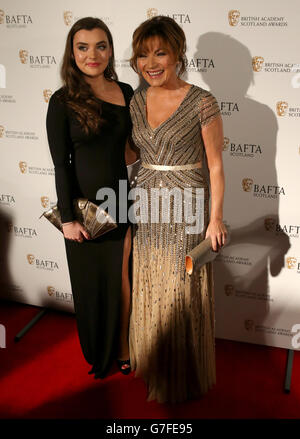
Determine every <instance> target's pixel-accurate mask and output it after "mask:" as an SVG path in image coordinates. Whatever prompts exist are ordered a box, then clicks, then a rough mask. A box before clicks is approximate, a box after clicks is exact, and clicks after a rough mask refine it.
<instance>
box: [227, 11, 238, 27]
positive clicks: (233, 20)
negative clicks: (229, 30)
mask: <svg viewBox="0 0 300 439" xmlns="http://www.w3.org/2000/svg"><path fill="white" fill-rule="evenodd" d="M240 15H241V14H240V11H238V10H237V9H232V10H231V11H229V12H228V21H229V24H230V26H237V25H238V24H239V19H240Z"/></svg>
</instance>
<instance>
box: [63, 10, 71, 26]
mask: <svg viewBox="0 0 300 439" xmlns="http://www.w3.org/2000/svg"><path fill="white" fill-rule="evenodd" d="M64 22H65V25H66V26H71V24H72V22H73V14H72V12H71V11H65V12H64Z"/></svg>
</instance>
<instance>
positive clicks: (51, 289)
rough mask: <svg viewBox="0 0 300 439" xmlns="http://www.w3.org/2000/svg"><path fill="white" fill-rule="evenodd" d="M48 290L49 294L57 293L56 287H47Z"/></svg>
mask: <svg viewBox="0 0 300 439" xmlns="http://www.w3.org/2000/svg"><path fill="white" fill-rule="evenodd" d="M47 292H48V294H49V296H53V294H54V293H55V288H54V287H51V286H49V287H47Z"/></svg>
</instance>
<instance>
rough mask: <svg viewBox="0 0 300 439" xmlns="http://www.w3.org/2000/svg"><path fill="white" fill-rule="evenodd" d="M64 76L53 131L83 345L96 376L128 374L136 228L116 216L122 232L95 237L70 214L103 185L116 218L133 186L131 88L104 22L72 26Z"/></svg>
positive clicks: (50, 118) (52, 106)
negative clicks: (122, 184)
mask: <svg viewBox="0 0 300 439" xmlns="http://www.w3.org/2000/svg"><path fill="white" fill-rule="evenodd" d="M61 75H62V79H63V83H64V85H63V87H62V88H61V89H59V90H57V91H56V92H55V93H54V94H53V95H52V97H51V99H50V102H49V109H48V114H47V133H48V142H49V146H50V151H51V155H52V159H53V163H54V166H55V182H56V191H57V198H58V206H59V209H60V213H61V218H62V222H63V233H64V237H65V246H66V254H67V261H68V267H69V273H70V281H71V286H72V293H73V298H74V308H75V313H76V320H77V327H78V334H79V340H80V344H81V347H82V351H83V354H84V357H85V359H86V361H87V362H88V363H90V364H92V365H93V367H92V370H91V371H90V373H95V378H99V377H101V378H102V377H104V376H105V375H106V374H107V373H108V371H109V369H110V367H111V365H112V361H113V359H114V358H117V359H118V365H119V368H120V370H121V372H123V373H124V374H127V373H129V372H130V362H129V360H128V358H129V352H128V315H129V304H130V285H129V278H128V261H129V254H130V249H131V234H130V227H129V224H128V222H126V223H124V222H122V223H120V222H119V218H118V217H117V218H116V220H117V222H118V228H117V229H115V230H113V231H111V232H108V233H107V234H105V235H103V236H102V237H100V238H97V239H94V240H90V237H89V236H88V233H87V231H86V230H85V229H84V227H83V226H82V225H81V224H80V223H79V222H77V221H76V220H75V216H74V213H73V209H72V201H73V199H74V198H79V197H83V198H88V199H89V200H90V201H92V202H94V203H96V204H98V205H99V204H100V202H101V201H100V200H97V199H96V193H97V191H98V190H99V189H100V188H103V187H109V188H112V189H113V190H114V191H115V193H116V204H117V206H116V212H117V213H118V211H119V204H120V203H123V202H124V203H125V202H126V200H125V199H123V198H122V199H121V195H120V197H119V180H124V181H126V182H127V168H126V163H125V145H126V140H127V138H128V136H129V135H130V130H131V122H130V116H129V102H130V99H131V97H132V95H133V90H132V88H131V87H130V86H129V85H128V84H125V83H122V82H118V81H117V75H116V73H115V70H114V50H113V42H112V37H111V34H110V31H109V29H108V28H107V26H106V25H105V23H103V22H102V21H101V20H99V19H97V18H91V17H87V18H83V19H81V20H79V21H77V22H76V23H75V24H74V25H73V27H72V28H71V30H70V32H69V34H68V37H67V42H66V48H65V54H64V58H63V64H62V69H61ZM126 184H127V183H126ZM127 187H128V188H129V185H128V186H127ZM126 195H127V194H126Z"/></svg>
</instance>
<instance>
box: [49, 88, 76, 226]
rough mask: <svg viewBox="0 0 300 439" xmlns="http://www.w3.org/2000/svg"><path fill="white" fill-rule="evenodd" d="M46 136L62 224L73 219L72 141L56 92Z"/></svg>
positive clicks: (50, 103) (51, 100)
mask: <svg viewBox="0 0 300 439" xmlns="http://www.w3.org/2000/svg"><path fill="white" fill-rule="evenodd" d="M46 126H47V135H48V143H49V147H50V152H51V156H52V160H53V163H54V168H55V185H56V193H57V199H58V207H59V210H60V214H61V219H62V222H63V223H65V222H69V221H73V220H74V219H75V217H74V214H73V208H72V200H73V184H74V178H75V177H74V172H73V165H72V155H73V153H72V141H71V137H70V133H69V124H68V116H67V110H66V107H65V105H64V104H63V102H61V101H60V98H59V96H58V95H57V92H56V93H54V94H53V95H52V96H51V99H50V102H49V107H48V113H47V119H46Z"/></svg>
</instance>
